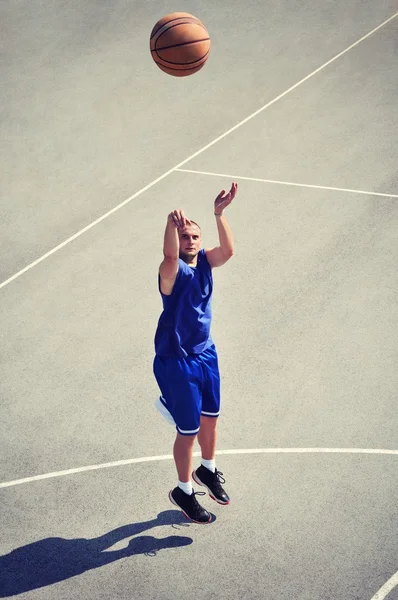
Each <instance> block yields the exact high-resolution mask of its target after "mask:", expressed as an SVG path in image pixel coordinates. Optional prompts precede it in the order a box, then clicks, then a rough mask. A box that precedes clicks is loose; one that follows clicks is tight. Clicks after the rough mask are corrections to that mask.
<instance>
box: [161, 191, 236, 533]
mask: <svg viewBox="0 0 398 600" xmlns="http://www.w3.org/2000/svg"><path fill="white" fill-rule="evenodd" d="M237 189H238V185H237V184H236V183H233V184H232V187H231V189H230V191H229V192H228V193H227V194H226V193H225V191H224V190H222V192H221V193H220V194H219V195H218V196H217V198H216V199H215V201H214V214H215V216H216V222H217V229H218V235H219V241H220V244H219V246H217V247H215V248H207V249H203V248H201V230H200V227H199V225H198V224H197V223H195V222H194V221H190V220H189V219H188V218H187V217H186V216H185V215H184V212H183V210H181V209H178V210H174V211H173V212H171V213H170V214H169V215H168V217H167V225H166V231H165V234H164V244H163V255H164V258H163V261H162V263H161V265H160V267H159V291H160V294H161V297H162V302H163V312H162V314H161V316H160V318H159V322H158V326H157V330H156V334H155V359H154V364H153V368H154V374H155V377H156V380H157V382H158V385H159V388H160V392H161V396H160V398H159V399H158V400H157V402H156V406H157V408H158V409H159V411H160V412H161V413H162V415H163V416H164V417H165V418H166V419H167V420H168V421H169V422H170V423H173V424H174V425H175V426H176V429H177V435H176V440H175V442H174V448H173V455H174V460H175V465H176V469H177V474H178V485H177V487H175V488H174V489H173V490H171V491H170V493H169V498H170V500H171V502H172V503H173V504H175V505H176V506H178V507H179V508H180V509H181V510H182V511H183V513H184V514H185V515H186V516H187V517H188V518H190V519H192V520H193V521H195V522H196V523H208V522H209V521H210V520H211V515H210V513H209V512H207V510H205V509H204V508H203V507H202V506H201V505H200V504H199V502H198V501H197V499H196V495H197V494H204V492H194V490H193V489H192V482H191V473H192V478H193V479H194V481H195V482H196V483H197V484H198V485H202V486H204V487H206V488H207V490H208V492H209V494H210V496H211V498H213V500H216V502H218V503H219V504H229V501H230V500H229V497H228V494H227V493H226V492H225V490H224V489H223V488H222V485H221V484H223V483H225V480H224V479H223V478H222V473H221V472H220V471H218V470H217V469H216V465H215V450H216V427H217V418H218V416H219V414H220V374H219V370H218V359H217V352H216V348H215V345H214V343H213V340H212V338H211V334H210V325H211V298H212V292H213V277H212V269H213V268H214V267H221V266H222V265H224V264H225V263H226V262H227V261H228V260H229V259H230V258H231V256H232V255H233V252H234V247H233V239H232V233H231V230H230V228H229V225H228V222H227V220H226V218H225V215H224V209H225V208H226V207H227V206H228V205H229V204H230V203H231V202H232V200H233V199H234V197H235V194H236V191H237ZM196 437H197V438H198V442H199V445H200V448H201V454H202V461H201V463H202V464H201V466H200V467H199V468H198V469H196V471H194V472H192V453H193V446H194V442H195V439H196Z"/></svg>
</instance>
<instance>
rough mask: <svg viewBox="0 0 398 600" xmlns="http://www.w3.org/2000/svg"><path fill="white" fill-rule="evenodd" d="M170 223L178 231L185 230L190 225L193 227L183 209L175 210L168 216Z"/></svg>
mask: <svg viewBox="0 0 398 600" xmlns="http://www.w3.org/2000/svg"><path fill="white" fill-rule="evenodd" d="M168 221H169V222H170V223H172V224H173V225H174V226H175V227H176V228H177V229H184V227H189V225H191V221H190V220H189V219H187V217H186V216H185V215H184V211H183V210H182V208H177V209H176V210H173V212H171V213H170V214H169V216H168Z"/></svg>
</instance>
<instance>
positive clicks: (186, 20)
mask: <svg viewBox="0 0 398 600" xmlns="http://www.w3.org/2000/svg"><path fill="white" fill-rule="evenodd" d="M195 19H196V17H175V19H170V21H166V23H163V25H161V26H160V27H159V28H158V29H157V30H156V31H155V32H153V33H152V34H151V37H150V38H149V39H151V40H152V39H153V38H154V37H155V35H156V34H157V33H158V32H159V31H160V30H161V29H162V28H163V27H165V26H166V25H168V24H169V23H174V21H179V20H182V21H184V20H185V22H186V23H184V22H182V23H181V25H184V24H188V23H195V24H198V25H199V24H200V23H201V21H200V19H196V20H195Z"/></svg>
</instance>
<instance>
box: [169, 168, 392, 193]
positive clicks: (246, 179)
mask: <svg viewBox="0 0 398 600" xmlns="http://www.w3.org/2000/svg"><path fill="white" fill-rule="evenodd" d="M175 171H178V172H179V173H193V174H196V175H210V176H211V177H227V178H228V179H232V180H233V181H235V180H236V179H238V180H239V179H242V180H245V181H257V182H260V183H275V184H278V185H290V186H294V187H302V188H312V189H315V190H329V191H332V192H348V193H351V194H364V195H365V196H382V197H384V198H391V199H392V198H398V194H383V193H382V192H367V191H365V190H351V189H349V188H339V187H330V186H327V185H312V184H310V183H295V182H293V181H278V180H276V179H261V178H259V177H244V176H243V175H229V174H227V173H212V172H210V171H194V170H193V169H180V168H176V169H175Z"/></svg>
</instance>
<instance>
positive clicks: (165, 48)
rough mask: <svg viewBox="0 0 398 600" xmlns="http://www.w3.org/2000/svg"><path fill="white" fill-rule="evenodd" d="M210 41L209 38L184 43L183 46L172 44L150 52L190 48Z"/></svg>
mask: <svg viewBox="0 0 398 600" xmlns="http://www.w3.org/2000/svg"><path fill="white" fill-rule="evenodd" d="M207 40H210V38H209V37H207V38H202V39H201V40H194V41H193V42H184V43H183V44H173V45H172V46H162V47H161V48H154V49H153V50H151V52H158V51H159V50H169V49H170V48H178V47H179V46H190V45H192V44H199V43H200V42H207Z"/></svg>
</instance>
